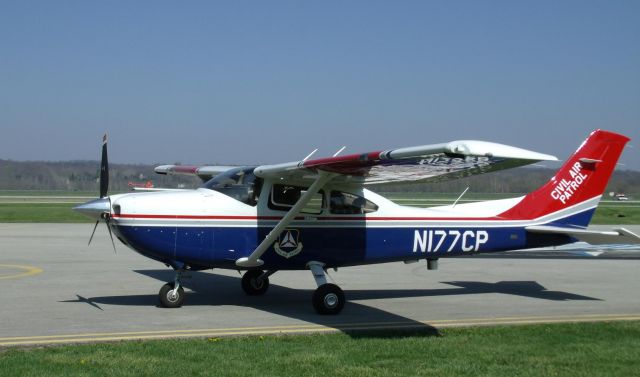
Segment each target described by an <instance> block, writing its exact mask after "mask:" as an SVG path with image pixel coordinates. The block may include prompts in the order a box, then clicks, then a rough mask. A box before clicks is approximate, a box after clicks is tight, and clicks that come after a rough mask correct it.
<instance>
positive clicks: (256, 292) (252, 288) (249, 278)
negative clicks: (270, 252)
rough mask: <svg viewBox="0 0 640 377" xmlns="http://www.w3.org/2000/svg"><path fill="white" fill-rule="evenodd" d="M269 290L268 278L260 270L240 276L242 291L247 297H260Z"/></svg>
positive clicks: (250, 271)
mask: <svg viewBox="0 0 640 377" xmlns="http://www.w3.org/2000/svg"><path fill="white" fill-rule="evenodd" d="M267 289H269V277H268V276H265V273H264V272H263V271H262V270H249V271H247V272H245V274H244V275H243V276H242V290H244V292H245V293H246V294H248V295H249V296H261V295H263V294H265V292H266V291H267Z"/></svg>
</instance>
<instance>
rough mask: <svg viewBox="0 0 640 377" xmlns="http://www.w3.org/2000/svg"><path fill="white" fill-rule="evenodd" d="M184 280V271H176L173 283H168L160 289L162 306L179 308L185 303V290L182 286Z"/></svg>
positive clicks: (159, 294) (159, 296)
mask: <svg viewBox="0 0 640 377" xmlns="http://www.w3.org/2000/svg"><path fill="white" fill-rule="evenodd" d="M181 278H182V271H180V270H178V271H176V276H175V279H174V281H173V282H170V283H167V284H165V285H163V286H162V288H160V293H158V298H159V299H160V305H161V306H163V307H165V308H179V307H181V306H182V303H183V302H184V289H183V288H182V285H181V284H180V280H181Z"/></svg>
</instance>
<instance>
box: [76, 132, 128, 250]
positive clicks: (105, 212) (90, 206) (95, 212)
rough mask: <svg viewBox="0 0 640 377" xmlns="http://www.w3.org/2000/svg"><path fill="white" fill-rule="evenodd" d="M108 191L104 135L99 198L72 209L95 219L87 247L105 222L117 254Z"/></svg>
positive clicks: (107, 160) (107, 161)
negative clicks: (100, 225) (99, 225)
mask: <svg viewBox="0 0 640 377" xmlns="http://www.w3.org/2000/svg"><path fill="white" fill-rule="evenodd" d="M108 191H109V159H108V157H107V134H104V136H103V137H102V158H101V160H100V198H99V199H94V200H91V201H88V202H86V203H84V204H80V205H78V206H76V207H73V209H74V210H75V211H77V212H80V213H82V214H83V215H85V216H88V217H90V218H93V219H96V224H95V225H94V226H93V232H91V237H89V245H91V241H92V240H93V236H94V235H95V233H96V229H97V228H98V224H99V223H100V220H103V221H104V222H105V224H106V225H107V230H108V231H109V238H111V245H112V246H113V252H114V253H115V254H117V253H118V252H117V251H116V244H115V242H114V241H113V233H112V232H111V226H109V225H110V224H109V222H110V220H111V199H109V196H108Z"/></svg>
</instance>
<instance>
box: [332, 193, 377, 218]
mask: <svg viewBox="0 0 640 377" xmlns="http://www.w3.org/2000/svg"><path fill="white" fill-rule="evenodd" d="M329 210H330V211H331V213H335V214H340V215H345V214H346V215H353V214H364V213H370V212H375V211H377V210H378V206H377V205H376V204H375V203H373V202H372V201H370V200H367V199H365V198H363V197H362V196H358V195H355V194H351V193H348V192H342V191H331V199H330V201H329Z"/></svg>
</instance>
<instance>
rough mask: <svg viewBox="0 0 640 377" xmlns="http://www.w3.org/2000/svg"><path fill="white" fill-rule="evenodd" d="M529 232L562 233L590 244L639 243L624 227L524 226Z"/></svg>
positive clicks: (639, 240)
mask: <svg viewBox="0 0 640 377" xmlns="http://www.w3.org/2000/svg"><path fill="white" fill-rule="evenodd" d="M525 229H526V230H527V231H528V232H531V233H545V234H564V235H567V236H569V237H573V238H575V239H578V240H580V241H583V242H587V243H590V244H592V245H606V244H614V243H617V244H640V237H639V236H638V235H637V234H635V233H633V232H631V231H629V230H627V229H624V228H621V229H614V230H610V231H597V230H586V229H571V228H563V227H559V226H547V225H534V226H528V227H526V228H525Z"/></svg>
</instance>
